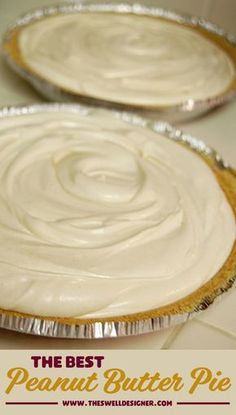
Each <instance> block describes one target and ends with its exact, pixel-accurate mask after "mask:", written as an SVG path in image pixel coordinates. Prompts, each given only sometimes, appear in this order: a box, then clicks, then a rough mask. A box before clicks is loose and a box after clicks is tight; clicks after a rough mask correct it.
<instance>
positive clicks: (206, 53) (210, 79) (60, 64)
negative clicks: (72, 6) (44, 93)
mask: <svg viewBox="0 0 236 415" xmlns="http://www.w3.org/2000/svg"><path fill="white" fill-rule="evenodd" d="M12 36H13V39H11V40H10V41H9V44H8V43H6V48H7V49H9V50H10V54H11V55H13V56H14V58H15V60H16V62H17V63H18V64H19V65H20V66H21V67H23V69H24V70H26V71H29V72H31V73H32V74H35V75H37V76H39V77H40V78H41V79H44V80H47V81H48V82H50V83H51V84H52V85H56V86H58V87H60V88H61V89H62V90H63V91H65V92H69V93H72V94H75V95H76V94H77V95H78V96H82V97H87V98H93V99H99V100H102V101H106V102H110V103H118V104H124V105H130V106H134V107H137V108H141V109H148V108H150V109H153V108H164V107H168V106H174V105H178V104H182V103H184V102H188V100H207V99H210V98H214V97H218V96H221V94H223V93H225V92H226V91H227V90H230V88H231V86H232V85H233V84H236V71H235V62H236V52H235V48H233V47H231V49H234V57H232V56H230V55H231V53H228V52H229V50H228V49H230V47H229V44H227V42H225V45H224V47H223V44H222V45H221V44H219V43H218V42H220V38H218V37H217V36H216V35H213V34H209V33H208V34H207V32H206V31H205V32H204V31H201V28H196V27H190V26H186V25H181V24H180V23H177V22H174V21H170V20H167V19H163V18H158V17H155V16H145V15H138V14H134V13H133V14H132V13H112V12H110V13H108V12H101V11H100V12H81V13H79V12H78V13H65V14H63V13H58V14H54V15H52V16H48V15H46V16H41V17H40V19H39V20H37V19H36V20H34V21H32V22H29V23H28V24H26V25H23V26H22V27H21V26H20V27H19V28H18V29H16V30H15V32H14V33H13V35H12ZM221 42H223V40H222V39H221ZM223 43H224V42H223ZM221 46H222V47H221ZM227 48H228V49H227ZM226 49H227V50H226ZM230 52H232V50H230ZM232 53H233V52H232Z"/></svg>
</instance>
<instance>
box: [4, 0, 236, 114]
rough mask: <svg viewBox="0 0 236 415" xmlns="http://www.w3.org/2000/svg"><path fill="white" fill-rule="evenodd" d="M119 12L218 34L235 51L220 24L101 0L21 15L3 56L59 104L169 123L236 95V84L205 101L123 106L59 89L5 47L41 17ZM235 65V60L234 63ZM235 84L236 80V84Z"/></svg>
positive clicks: (232, 39)
mask: <svg viewBox="0 0 236 415" xmlns="http://www.w3.org/2000/svg"><path fill="white" fill-rule="evenodd" d="M85 11H86V12H119V13H133V14H137V15H148V16H154V17H161V18H165V19H167V20H170V21H173V22H177V23H180V24H185V25H188V26H190V27H193V28H196V29H197V28H199V29H203V30H204V31H205V32H207V33H212V34H214V35H217V36H218V37H219V38H221V39H224V40H225V41H227V43H228V44H229V45H231V46H233V47H235V48H236V37H235V36H233V35H230V34H228V33H227V32H226V31H225V30H224V29H222V28H220V27H218V26H217V25H215V24H213V23H211V22H209V21H207V20H205V19H202V18H200V17H197V16H189V15H186V14H182V13H181V14H180V13H178V12H175V11H172V10H168V9H163V8H158V7H154V6H148V5H144V4H142V3H135V4H130V3H126V2H125V1H124V2H122V0H121V2H120V3H113V2H112V1H111V2H106V1H102V0H99V1H98V2H96V1H95V0H94V2H89V3H87V2H86V1H83V0H82V1H81V2H79V3H78V2H77V3H74V2H72V3H64V4H59V5H56V6H51V7H42V8H38V9H36V10H33V11H30V12H28V13H26V14H24V15H23V16H21V17H20V18H19V19H18V20H17V21H16V22H15V23H14V24H13V25H11V26H10V27H9V29H8V30H7V31H6V32H5V34H4V37H3V42H2V45H3V56H4V58H5V60H6V62H7V63H8V64H9V66H10V67H11V68H12V69H13V70H14V71H15V72H16V73H18V74H19V75H20V76H22V77H23V78H24V79H26V80H27V81H28V82H29V83H31V85H33V87H34V88H35V89H36V90H37V91H38V92H39V93H41V95H44V96H45V97H46V98H48V99H49V100H53V101H57V102H58V101H60V102H78V103H82V104H85V105H97V106H101V107H103V108H108V109H111V108H114V109H117V110H125V111H131V112H134V111H135V112H140V113H141V114H143V115H145V116H149V117H153V116H157V115H159V116H161V118H162V119H167V120H184V119H188V118H192V117H195V116H199V115H200V114H202V113H204V112H207V111H209V110H211V109H213V108H215V107H217V106H219V105H222V104H224V103H226V102H228V101H230V100H231V99H233V98H234V97H235V96H236V85H233V86H231V87H230V88H229V89H227V90H226V91H225V92H223V93H222V94H220V95H218V96H215V97H209V98H206V99H203V100H196V99H189V100H186V101H184V102H183V103H181V104H177V105H170V106H166V107H165V106H158V105H157V106H156V107H153V108H152V107H150V108H148V107H147V106H142V105H135V104H132V105H131V104H130V105H129V104H122V103H118V102H117V103H116V102H112V101H109V100H104V99H100V98H96V97H92V96H86V95H83V94H81V95H80V94H77V93H73V92H71V91H67V90H66V88H63V87H60V86H58V85H56V84H53V83H52V82H50V81H48V80H46V79H45V78H43V77H41V76H39V75H38V74H36V73H34V72H33V71H32V70H31V69H30V68H29V67H27V65H25V66H24V65H21V64H19V62H17V60H16V59H15V57H14V56H13V55H12V54H11V52H10V51H9V50H7V48H6V47H5V45H7V43H8V41H9V40H10V39H11V37H12V35H13V34H14V32H15V30H16V29H19V28H21V27H22V26H25V25H27V24H29V23H31V22H33V21H36V20H39V19H41V18H44V17H47V16H52V15H55V14H58V13H60V14H67V13H79V12H85ZM234 64H235V66H236V60H235V62H234ZM235 83H236V79H235V82H234V84H235Z"/></svg>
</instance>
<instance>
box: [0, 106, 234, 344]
mask: <svg viewBox="0 0 236 415" xmlns="http://www.w3.org/2000/svg"><path fill="white" fill-rule="evenodd" d="M60 111H61V112H67V111H68V112H73V113H78V114H81V113H82V114H83V115H85V116H86V115H87V114H89V113H90V112H91V111H93V108H91V106H85V105H77V104H35V105H30V106H21V107H3V108H2V109H0V119H1V118H5V117H9V118H10V117H12V116H19V117H20V116H21V115H24V116H25V115H28V114H32V113H40V112H60ZM104 111H106V110H104ZM110 113H111V115H112V116H113V117H115V118H119V119H121V120H123V121H124V122H126V123H128V124H131V125H139V126H142V127H143V128H146V129H149V130H151V131H154V132H158V133H159V134H161V135H163V136H164V137H167V138H169V139H170V140H174V141H176V142H178V143H180V145H184V146H187V147H188V148H190V149H192V150H193V151H194V152H196V153H197V154H199V155H200V156H201V157H202V158H204V159H205V161H206V162H207V163H208V164H209V166H210V167H211V168H212V169H213V171H214V173H215V174H216V176H217V178H218V181H219V183H220V184H221V185H222V186H223V184H224V191H225V194H226V196H227V197H228V199H229V202H230V204H231V206H232V209H233V211H234V214H235V216H236V171H235V170H234V169H232V168H231V167H230V166H229V165H228V164H227V163H225V162H224V160H223V159H222V158H221V157H220V156H219V155H218V154H217V153H216V151H214V150H213V149H211V148H209V147H208V146H207V145H206V144H204V142H203V141H201V140H199V139H197V138H195V137H192V136H191V135H190V134H185V133H183V132H182V131H180V130H179V129H177V128H175V127H172V126H171V125H170V124H168V123H167V122H165V121H158V122H156V121H151V120H150V119H148V118H144V117H140V116H138V115H136V114H132V113H129V112H122V111H116V110H114V111H110ZM225 183H226V184H227V186H226V185H225ZM235 281H236V242H235V244H234V247H233V250H232V252H231V254H230V257H229V258H228V259H227V261H226V263H225V264H224V266H223V267H222V269H221V270H220V271H219V272H218V273H217V274H216V275H215V276H214V277H213V278H212V279H211V280H210V281H208V282H207V283H206V284H205V285H204V286H203V287H201V288H200V289H198V290H196V291H195V292H194V293H193V294H190V295H188V296H187V297H185V298H183V299H181V300H179V301H177V302H175V303H173V304H170V305H167V306H164V307H161V308H158V309H154V310H150V311H146V312H141V313H137V314H132V315H124V316H119V317H109V318H101V319H89V320H85V319H75V318H56V317H40V316H33V315H27V314H22V313H19V312H15V311H14V310H10V311H9V310H0V327H1V328H5V329H9V330H14V331H18V332H21V333H28V334H34V335H39V336H48V337H58V338H78V339H98V338H107V337H119V336H129V335H139V334H143V333H149V332H154V331H158V330H161V329H163V328H169V327H171V326H174V325H176V324H180V323H185V322H186V321H188V320H189V319H190V318H192V317H194V316H196V315H197V314H198V313H199V312H201V311H203V310H205V309H207V308H208V307H209V306H210V305H211V304H212V303H213V302H215V301H216V300H219V299H221V297H222V295H223V293H225V292H226V291H228V290H229V289H230V288H231V287H232V286H233V285H234V283H235Z"/></svg>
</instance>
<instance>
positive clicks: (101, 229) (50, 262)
mask: <svg viewBox="0 0 236 415" xmlns="http://www.w3.org/2000/svg"><path fill="white" fill-rule="evenodd" d="M0 189H1V191H0V308H3V309H10V310H16V311H20V312H26V313H30V314H37V315H42V316H57V317H58V316H63V317H66V316H67V317H69V316H73V317H79V316H89V317H104V316H117V315H122V314H127V313H135V312H139V311H144V310H149V309H153V308H155V307H158V306H163V305H165V304H168V303H171V302H173V301H175V300H178V299H180V298H182V297H184V296H186V295H187V294H189V293H191V292H193V291H194V290H196V289H197V288H199V287H200V286H201V285H202V284H204V283H205V282H206V281H208V280H209V279H210V278H211V277H212V276H213V275H214V274H215V273H216V272H217V271H218V270H219V268H220V267H221V266H222V264H223V263H224V261H225V260H226V258H227V257H228V255H229V253H230V251H231V248H232V245H233V242H234V239H235V219H234V216H233V212H232V210H231V207H230V205H229V203H228V201H227V200H226V197H225V195H224V192H223V191H222V190H221V188H220V186H219V184H218V182H217V180H216V178H215V176H214V174H213V173H212V171H211V169H210V168H209V167H208V166H207V164H206V163H205V162H204V161H203V160H202V159H201V158H200V157H199V156H197V155H196V154H195V153H193V152H191V151H190V150H188V149H186V148H185V147H183V146H181V145H179V144H177V143H175V142H173V141H171V140H168V139H167V138H164V137H163V136H160V135H159V134H157V133H155V132H152V131H150V130H148V129H145V128H143V127H138V126H132V125H130V124H127V123H125V122H123V121H121V120H119V119H117V118H114V116H111V115H108V114H105V113H103V112H100V111H98V110H97V111H94V112H92V113H90V114H89V115H81V114H73V113H68V112H64V113H38V114H32V115H26V116H18V117H10V118H3V119H1V120H0Z"/></svg>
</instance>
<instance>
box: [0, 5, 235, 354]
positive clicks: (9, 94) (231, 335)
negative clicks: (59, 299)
mask: <svg viewBox="0 0 236 415" xmlns="http://www.w3.org/2000/svg"><path fill="white" fill-rule="evenodd" d="M47 3H49V4H52V3H53V1H52V0H51V1H50V0H49V1H45V0H24V2H20V1H17V0H15V1H10V2H9V0H7V1H6V0H1V2H0V36H1V34H2V33H3V32H4V30H5V29H6V27H7V26H8V25H9V24H10V23H11V22H13V21H14V19H15V18H16V17H17V16H18V15H19V14H20V13H22V12H25V11H26V10H27V9H28V8H30V7H31V8H32V7H37V6H38V5H43V4H44V5H45V4H47ZM54 3H56V2H55V1H54ZM13 6H14V7H13ZM32 102H43V99H42V98H41V97H40V96H39V95H38V94H37V93H36V92H34V90H33V89H32V88H31V87H30V86H29V85H27V83H26V82H25V81H23V80H21V79H20V78H19V77H18V76H17V75H15V74H14V73H13V72H11V71H10V70H9V69H8V67H7V66H6V65H5V63H4V62H3V60H2V58H0V105H1V106H2V105H15V104H27V103H32ZM181 128H182V129H183V130H184V131H186V132H189V133H191V134H192V135H195V136H196V137H198V138H201V139H203V140H204V141H205V142H206V143H207V144H208V145H210V146H212V147H214V148H215V149H216V150H217V151H218V152H219V153H220V154H221V155H222V156H223V157H224V159H225V160H226V161H228V162H229V163H230V164H231V165H233V166H234V167H235V166H236V100H235V101H234V102H232V103H230V104H228V105H226V106H224V107H222V108H219V109H217V110H215V111H213V112H211V113H210V114H207V115H206V116H204V117H202V118H200V119H197V120H194V121H191V122H188V123H185V124H181ZM29 348H34V349H47V348H48V349H63V348H64V349H86V348H87V349H88V348H89V349H98V348H99V349H105V348H106V349H160V348H162V349H236V290H235V289H232V290H231V291H230V292H229V293H228V294H226V295H225V296H224V298H223V300H222V301H221V302H220V303H219V304H217V305H214V306H212V307H210V308H209V310H207V311H205V312H203V313H202V314H201V315H200V316H199V317H198V318H195V319H194V320H192V321H191V322H189V323H187V324H184V325H181V326H178V327H175V328H173V329H169V330H163V331H161V332H159V333H154V334H148V335H143V336H139V337H132V338H123V339H122V338H121V339H107V340H96V341H83V340H61V339H47V338H39V337H33V336H27V335H23V334H18V333H13V332H8V331H6V330H0V349H29Z"/></svg>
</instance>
